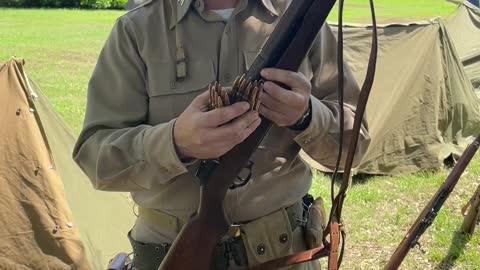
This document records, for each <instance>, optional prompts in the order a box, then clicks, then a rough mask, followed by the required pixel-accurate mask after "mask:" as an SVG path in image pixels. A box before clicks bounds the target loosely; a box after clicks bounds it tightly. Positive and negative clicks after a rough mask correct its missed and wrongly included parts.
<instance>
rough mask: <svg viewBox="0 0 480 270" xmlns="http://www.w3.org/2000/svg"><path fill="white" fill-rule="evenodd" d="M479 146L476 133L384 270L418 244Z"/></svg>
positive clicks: (403, 257)
mask: <svg viewBox="0 0 480 270" xmlns="http://www.w3.org/2000/svg"><path fill="white" fill-rule="evenodd" d="M479 146H480V135H478V136H477V137H476V138H475V140H474V141H473V142H472V143H471V144H470V145H469V146H468V147H467V149H465V151H464V152H463V154H462V156H461V157H460V159H459V160H458V162H457V164H455V166H454V167H453V169H452V171H451V172H450V174H449V175H448V177H447V180H445V182H444V183H443V185H442V186H441V187H440V189H439V190H438V191H437V193H436V194H435V196H433V198H432V199H431V200H430V202H429V203H428V204H427V206H426V207H425V208H424V209H423V211H422V213H421V214H420V216H419V217H418V218H417V220H416V221H415V223H414V224H413V225H412V227H411V228H410V230H409V231H408V233H407V234H406V235H405V237H404V238H403V240H402V242H401V243H400V245H398V247H397V249H396V250H395V252H394V253H393V255H392V257H390V260H389V261H388V263H387V265H386V266H385V269H386V270H393V269H398V267H399V266H400V265H401V264H402V261H403V260H404V259H405V257H406V256H407V254H408V252H409V251H410V249H412V248H414V247H415V246H417V245H418V246H420V243H419V240H420V237H421V236H422V235H423V233H424V232H425V231H426V230H427V228H428V227H430V225H432V223H433V221H434V220H435V218H436V217H437V214H438V212H439V211H440V209H441V208H442V206H443V204H444V203H445V201H446V200H447V198H448V196H449V195H450V193H451V192H452V191H453V189H454V188H455V186H456V185H457V183H458V180H460V177H461V176H462V174H463V172H464V171H465V169H466V168H467V166H468V164H469V163H470V161H471V160H472V158H473V156H474V155H475V153H476V152H477V150H478V148H479Z"/></svg>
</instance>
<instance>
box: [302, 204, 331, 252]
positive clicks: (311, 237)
mask: <svg viewBox="0 0 480 270" xmlns="http://www.w3.org/2000/svg"><path fill="white" fill-rule="evenodd" d="M326 219H327V213H326V211H325V205H324V204H323V199H322V198H321V197H318V198H316V199H315V200H314V201H313V203H312V204H311V205H310V207H309V210H308V219H307V223H306V225H305V244H306V246H307V248H308V249H313V248H317V247H321V246H322V245H323V242H322V239H323V230H324V229H325V227H326V223H327V220H326Z"/></svg>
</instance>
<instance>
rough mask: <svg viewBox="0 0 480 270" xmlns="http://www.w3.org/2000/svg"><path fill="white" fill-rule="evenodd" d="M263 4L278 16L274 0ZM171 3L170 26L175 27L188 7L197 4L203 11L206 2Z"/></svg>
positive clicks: (189, 0) (268, 0) (174, 0)
mask: <svg viewBox="0 0 480 270" xmlns="http://www.w3.org/2000/svg"><path fill="white" fill-rule="evenodd" d="M247 1H248V0H247ZM261 2H262V4H263V6H264V7H265V8H266V9H267V10H268V11H270V13H272V14H273V15H275V16H278V11H277V9H276V8H275V6H274V5H273V3H272V0H262V1H261ZM170 3H171V14H172V16H171V17H170V23H169V27H170V29H173V28H174V27H175V25H177V24H178V23H179V22H180V21H181V20H182V19H183V17H185V14H187V12H188V9H189V8H190V6H191V5H195V8H196V9H197V10H198V11H200V12H201V11H203V9H204V4H203V0H170Z"/></svg>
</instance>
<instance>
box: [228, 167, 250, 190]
mask: <svg viewBox="0 0 480 270" xmlns="http://www.w3.org/2000/svg"><path fill="white" fill-rule="evenodd" d="M253 164H254V163H253V161H251V160H249V161H248V163H247V165H246V166H245V168H244V169H243V170H242V171H241V172H240V174H239V175H237V178H236V179H235V180H234V181H233V184H232V185H231V186H230V189H235V188H238V187H243V186H245V185H246V184H247V183H248V181H250V178H252V169H253ZM245 169H246V170H248V173H247V176H245V178H242V175H241V174H242V173H243V172H244V170H245Z"/></svg>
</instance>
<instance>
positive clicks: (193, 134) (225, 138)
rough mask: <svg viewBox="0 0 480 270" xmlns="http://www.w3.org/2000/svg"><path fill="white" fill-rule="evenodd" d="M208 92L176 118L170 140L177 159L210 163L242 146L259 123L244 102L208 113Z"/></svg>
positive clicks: (197, 98)
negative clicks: (172, 141)
mask: <svg viewBox="0 0 480 270" xmlns="http://www.w3.org/2000/svg"><path fill="white" fill-rule="evenodd" d="M208 99H209V93H208V91H207V92H205V93H203V94H201V95H199V96H197V97H196V98H195V99H194V100H193V101H192V103H190V105H189V106H188V107H187V109H185V111H184V112H183V113H182V114H181V115H180V116H179V117H178V118H177V120H176V122H175V126H174V129H173V139H174V142H175V146H176V150H177V154H178V156H179V157H180V159H186V158H196V159H213V158H217V157H220V156H221V155H223V154H225V153H226V152H228V151H229V150H230V149H232V148H233V147H234V146H235V145H237V144H239V143H241V142H243V140H245V139H246V138H247V137H248V136H249V135H250V134H251V133H252V132H253V131H254V130H255V129H256V128H257V127H258V126H259V125H260V122H261V119H260V117H259V116H258V112H255V111H249V109H250V105H249V104H248V103H247V102H238V103H235V104H233V105H231V106H227V107H223V108H219V109H215V110H212V111H207V110H208Z"/></svg>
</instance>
